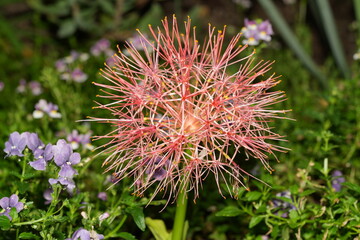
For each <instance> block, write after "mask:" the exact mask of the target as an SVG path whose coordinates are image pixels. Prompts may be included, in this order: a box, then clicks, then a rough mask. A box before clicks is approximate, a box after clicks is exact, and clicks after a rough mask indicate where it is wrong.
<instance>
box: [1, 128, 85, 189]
mask: <svg viewBox="0 0 360 240" xmlns="http://www.w3.org/2000/svg"><path fill="white" fill-rule="evenodd" d="M25 147H28V149H30V150H31V151H32V153H33V156H34V161H31V162H29V165H30V166H31V167H32V168H34V169H35V170H39V171H43V170H45V169H46V166H47V164H48V162H50V161H51V160H54V163H55V164H56V165H57V166H58V167H60V171H59V173H58V178H57V179H54V178H50V179H49V183H50V184H51V185H53V184H56V183H60V184H61V185H63V186H66V188H67V190H68V191H69V192H72V191H73V190H74V188H75V182H74V180H73V177H74V175H77V174H78V172H77V171H76V170H75V169H74V168H73V166H74V165H76V164H78V163H80V159H81V157H80V154H79V153H74V152H73V149H72V147H71V145H70V144H68V143H67V142H66V141H65V140H64V139H60V140H58V141H57V143H56V145H52V144H50V143H49V144H47V145H45V144H44V143H43V142H42V141H41V140H40V138H39V137H38V135H37V134H36V133H29V132H24V133H21V134H20V133H18V132H13V133H11V134H10V137H9V140H8V141H7V142H6V143H5V149H4V152H5V153H6V154H7V155H6V156H7V157H9V156H19V157H22V156H24V154H23V151H24V149H25Z"/></svg>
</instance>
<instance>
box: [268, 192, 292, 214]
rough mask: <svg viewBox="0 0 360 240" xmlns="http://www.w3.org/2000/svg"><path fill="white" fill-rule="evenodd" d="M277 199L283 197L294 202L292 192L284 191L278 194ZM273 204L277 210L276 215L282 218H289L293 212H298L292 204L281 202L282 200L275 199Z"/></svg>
mask: <svg viewBox="0 0 360 240" xmlns="http://www.w3.org/2000/svg"><path fill="white" fill-rule="evenodd" d="M276 197H283V198H288V199H290V200H291V201H292V197H291V193H290V191H283V192H279V193H277V194H276ZM272 203H273V205H274V207H275V209H276V214H279V213H280V214H281V217H283V218H287V217H288V216H289V212H290V211H291V210H296V207H295V206H294V205H293V204H291V203H290V202H287V201H284V200H281V199H274V200H272Z"/></svg>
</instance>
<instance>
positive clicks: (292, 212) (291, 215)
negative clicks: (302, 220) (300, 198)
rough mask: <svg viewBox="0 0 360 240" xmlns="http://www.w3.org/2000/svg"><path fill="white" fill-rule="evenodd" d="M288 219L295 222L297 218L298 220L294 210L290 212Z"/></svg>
mask: <svg viewBox="0 0 360 240" xmlns="http://www.w3.org/2000/svg"><path fill="white" fill-rule="evenodd" d="M289 217H290V219H295V220H296V219H297V218H299V214H298V213H297V211H296V210H290V213H289Z"/></svg>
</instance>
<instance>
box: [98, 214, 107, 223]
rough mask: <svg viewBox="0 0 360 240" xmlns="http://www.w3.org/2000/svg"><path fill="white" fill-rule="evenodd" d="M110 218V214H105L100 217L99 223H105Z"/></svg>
mask: <svg viewBox="0 0 360 240" xmlns="http://www.w3.org/2000/svg"><path fill="white" fill-rule="evenodd" d="M108 217H110V214H109V213H108V212H104V213H103V214H101V215H100V216H99V221H100V222H101V221H104V220H105V219H107V218H108Z"/></svg>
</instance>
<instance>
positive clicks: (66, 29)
mask: <svg viewBox="0 0 360 240" xmlns="http://www.w3.org/2000/svg"><path fill="white" fill-rule="evenodd" d="M75 30H76V23H75V22H74V21H73V20H71V19H68V20H65V21H63V22H62V23H61V25H60V29H59V31H58V36H59V37H62V38H64V37H68V36H70V35H72V34H73V33H74V32H75Z"/></svg>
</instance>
